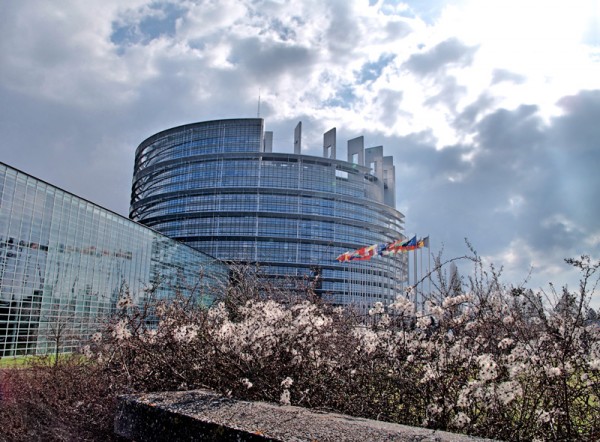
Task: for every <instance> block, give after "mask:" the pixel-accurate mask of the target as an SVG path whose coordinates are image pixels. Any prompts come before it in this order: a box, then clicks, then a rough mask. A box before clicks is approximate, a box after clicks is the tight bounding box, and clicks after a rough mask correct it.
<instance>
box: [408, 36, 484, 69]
mask: <svg viewBox="0 0 600 442" xmlns="http://www.w3.org/2000/svg"><path fill="white" fill-rule="evenodd" d="M475 52H477V47H476V46H467V45H465V44H463V43H462V42H460V41H459V40H458V39H456V38H450V39H448V40H445V41H443V42H441V43H439V44H438V45H436V46H434V47H433V48H432V49H430V50H429V51H427V52H424V53H420V54H414V55H411V56H410V57H409V59H408V60H407V61H406V62H405V63H404V64H403V65H402V67H404V68H405V69H408V70H409V71H411V72H412V73H414V74H416V75H419V76H435V75H437V74H438V73H440V72H441V71H442V70H443V69H444V68H445V67H446V66H468V65H470V64H471V62H472V61H473V56H474V55H475Z"/></svg>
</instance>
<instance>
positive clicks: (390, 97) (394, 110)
mask: <svg viewBox="0 0 600 442" xmlns="http://www.w3.org/2000/svg"><path fill="white" fill-rule="evenodd" d="M402 97H403V93H402V91H394V90H390V89H383V90H381V91H379V96H378V97H377V99H376V105H377V107H378V109H379V111H380V116H379V120H380V121H381V122H382V123H384V124H386V125H388V126H393V125H394V123H396V119H397V118H398V117H399V116H400V115H402V114H404V111H401V110H400V103H401V102H402Z"/></svg>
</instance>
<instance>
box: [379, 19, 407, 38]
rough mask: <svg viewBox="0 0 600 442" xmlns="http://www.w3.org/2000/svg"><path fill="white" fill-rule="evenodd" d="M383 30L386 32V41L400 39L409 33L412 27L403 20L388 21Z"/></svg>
mask: <svg viewBox="0 0 600 442" xmlns="http://www.w3.org/2000/svg"><path fill="white" fill-rule="evenodd" d="M385 31H386V33H387V39H386V40H387V41H394V40H400V39H402V38H404V37H406V36H407V35H409V34H410V33H411V32H412V31H413V29H412V27H411V26H410V25H409V24H408V23H406V22H403V21H390V22H388V23H387V24H386V25H385Z"/></svg>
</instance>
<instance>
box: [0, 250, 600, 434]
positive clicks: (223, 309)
mask: <svg viewBox="0 0 600 442" xmlns="http://www.w3.org/2000/svg"><path fill="white" fill-rule="evenodd" d="M474 261H475V272H474V274H473V276H472V277H471V278H469V279H468V281H466V282H465V283H464V284H463V286H462V287H461V289H460V290H458V289H457V286H456V284H453V286H452V289H451V290H450V289H447V288H446V287H445V285H444V283H443V278H440V281H441V282H440V283H439V284H436V287H437V289H436V293H434V294H433V295H432V296H431V297H430V300H429V301H428V302H426V303H425V304H426V305H425V307H424V311H422V312H416V309H415V305H414V304H413V303H412V302H411V300H410V297H411V295H412V293H413V292H414V291H418V290H419V287H418V286H417V287H411V288H409V289H408V290H406V292H405V293H402V294H401V295H399V296H398V298H397V299H396V300H395V301H394V302H392V303H390V304H389V305H384V304H383V303H376V304H375V305H373V306H372V308H371V309H370V311H369V314H368V315H367V317H360V316H357V315H356V314H355V313H354V312H353V310H352V309H350V308H341V307H334V306H331V305H327V304H325V303H322V302H320V301H319V300H318V299H316V298H315V297H314V296H312V293H311V292H310V291H309V292H308V299H307V296H306V293H305V294H304V296H298V294H295V295H294V294H293V293H285V292H281V291H276V290H274V289H273V288H271V287H268V286H265V285H261V284H259V283H258V282H257V281H256V280H252V278H251V277H248V278H245V279H241V280H240V281H239V284H237V285H235V286H234V287H229V288H228V289H227V290H224V292H223V293H222V294H221V295H220V296H219V297H218V298H217V300H216V302H215V304H214V306H212V307H211V308H210V309H206V308H204V307H202V306H201V305H199V304H196V303H194V302H193V300H192V299H185V298H182V297H178V298H177V299H176V300H175V301H172V302H169V303H167V302H164V301H156V302H154V303H152V304H149V305H145V306H143V307H136V306H133V305H131V303H129V302H126V300H124V301H123V302H121V303H120V304H119V312H118V314H117V315H115V317H114V318H112V319H111V321H110V322H109V323H108V324H107V325H106V327H105V328H104V329H103V330H101V331H100V332H98V333H96V334H95V335H93V336H92V338H91V339H90V341H89V342H88V343H87V344H86V345H85V346H84V347H83V352H84V353H85V354H86V355H87V357H88V358H89V360H90V361H91V362H92V363H91V364H88V366H90V367H93V369H94V372H95V376H99V377H103V379H107V380H109V381H110V382H107V384H109V385H110V386H111V388H112V389H113V390H114V391H115V392H116V390H118V392H132V391H157V390H173V389H194V388H210V389H213V390H216V391H219V392H221V393H223V394H225V395H229V396H232V397H236V398H241V399H247V400H266V401H270V402H277V403H281V404H282V405H289V404H292V405H299V406H306V407H312V408H319V409H323V410H331V411H337V412H342V413H347V414H351V415H355V416H362V417H367V418H372V419H379V420H386V421H391V422H398V423H403V424H408V425H416V426H425V427H429V428H436V429H443V430H449V431H457V432H464V433H468V434H473V435H478V436H484V437H491V438H497V439H504V440H597V439H599V438H600V421H599V420H598V419H597V417H598V416H600V328H599V327H598V325H597V324H596V323H594V322H593V321H589V320H588V319H587V316H586V313H587V309H588V302H589V299H590V297H591V296H592V295H593V293H594V289H595V284H594V279H593V278H595V277H596V275H595V274H596V271H597V269H598V267H599V265H600V264H593V263H591V261H590V259H589V258H587V257H582V258H581V259H579V260H569V262H570V263H571V264H573V265H575V266H576V267H578V268H579V269H580V270H581V272H582V279H581V285H580V287H579V291H578V292H575V293H571V292H568V291H567V290H566V289H564V290H563V291H562V292H555V291H552V292H551V293H550V294H548V298H552V295H555V296H554V297H555V298H556V299H555V301H556V302H553V303H552V302H549V301H544V302H543V301H542V296H544V295H545V293H543V292H542V293H538V294H534V293H533V292H532V291H528V290H525V289H523V288H520V287H517V288H510V287H505V286H503V285H501V284H500V283H499V280H498V276H499V275H498V274H497V272H496V271H495V270H494V268H492V269H491V271H490V272H486V271H484V270H483V267H482V265H481V262H480V260H479V259H478V258H477V257H476V256H475V258H474ZM115 386H116V387H115ZM0 415H1V413H0ZM0 417H1V416H0Z"/></svg>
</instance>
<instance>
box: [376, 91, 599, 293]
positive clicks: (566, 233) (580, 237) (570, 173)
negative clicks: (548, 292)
mask: <svg viewBox="0 0 600 442" xmlns="http://www.w3.org/2000/svg"><path fill="white" fill-rule="evenodd" d="M487 100H488V99H487V98H485V97H480V100H478V101H481V103H480V104H478V105H476V106H475V107H478V108H481V107H486V102H487ZM560 105H561V106H562V107H563V109H565V114H564V115H562V116H560V117H556V118H554V119H553V120H552V121H551V122H550V124H544V122H543V120H542V119H541V117H540V116H539V114H538V108H537V107H536V106H531V105H522V106H519V107H518V108H516V109H514V110H507V109H499V110H497V111H495V112H493V113H491V114H489V115H487V116H486V117H485V118H483V119H481V121H479V122H478V123H475V124H474V125H472V130H473V131H474V133H475V134H476V135H475V140H474V141H475V142H474V144H472V145H456V146H447V147H445V148H443V149H441V150H436V149H435V148H434V147H433V146H434V144H433V141H434V140H430V139H428V137H426V136H421V137H415V136H411V137H407V138H402V139H398V140H396V141H395V142H394V140H390V141H389V142H388V143H389V144H391V145H392V146H393V145H396V146H398V147H397V148H396V152H395V157H396V164H397V170H398V171H399V173H398V177H397V178H398V194H399V202H400V203H401V204H403V205H406V207H408V210H409V214H410V216H407V231H408V232H415V233H418V234H420V233H421V232H422V233H423V234H426V233H429V234H431V235H432V237H433V236H434V234H433V233H432V232H435V235H436V236H437V238H435V243H436V244H442V243H443V244H444V245H445V246H446V250H447V251H451V253H456V251H458V250H461V243H462V241H463V238H464V237H468V238H469V239H470V241H471V242H472V243H473V244H474V245H475V247H476V248H478V247H479V248H484V250H485V253H486V254H488V255H496V254H500V253H502V252H503V250H506V249H507V248H508V247H509V246H510V245H511V243H512V244H516V245H517V249H516V250H515V251H516V253H517V255H518V254H519V250H520V251H522V252H523V253H524V252H525V251H529V252H531V253H534V254H535V256H537V257H538V258H539V259H549V260H550V259H551V257H554V259H555V262H553V265H556V266H559V267H560V265H561V261H562V258H564V257H571V256H579V255H581V254H584V253H586V254H591V255H592V256H598V255H600V250H599V247H598V245H595V246H590V245H589V243H587V242H586V238H589V237H591V236H593V235H597V234H598V233H599V232H600V223H599V222H598V219H600V204H598V202H597V199H598V189H600V174H598V173H597V165H598V164H600V149H598V141H597V140H598V139H600V133H599V129H598V125H597V124H593V121H600V91H583V92H580V93H579V94H577V95H575V96H572V97H565V98H564V99H562V100H561V101H560ZM475 112H476V111H474V113H475ZM470 120H472V119H471V118H470ZM398 163H399V164H398ZM590 247H592V248H591V249H590ZM462 249H463V250H464V246H462ZM515 259H516V260H517V262H518V263H520V264H521V265H522V266H521V268H520V271H521V274H520V275H516V274H512V275H510V276H511V278H513V279H512V280H513V281H517V280H519V278H524V277H525V276H526V274H527V270H528V265H529V264H528V261H527V260H528V257H527V256H526V255H525V254H523V257H522V259H520V258H518V257H516V258H515ZM498 264H502V263H498ZM537 270H540V269H537ZM534 276H535V271H534ZM546 282H547V281H546ZM555 282H558V283H559V284H560V283H562V281H555ZM542 283H545V282H544V281H541V282H539V284H542Z"/></svg>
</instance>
